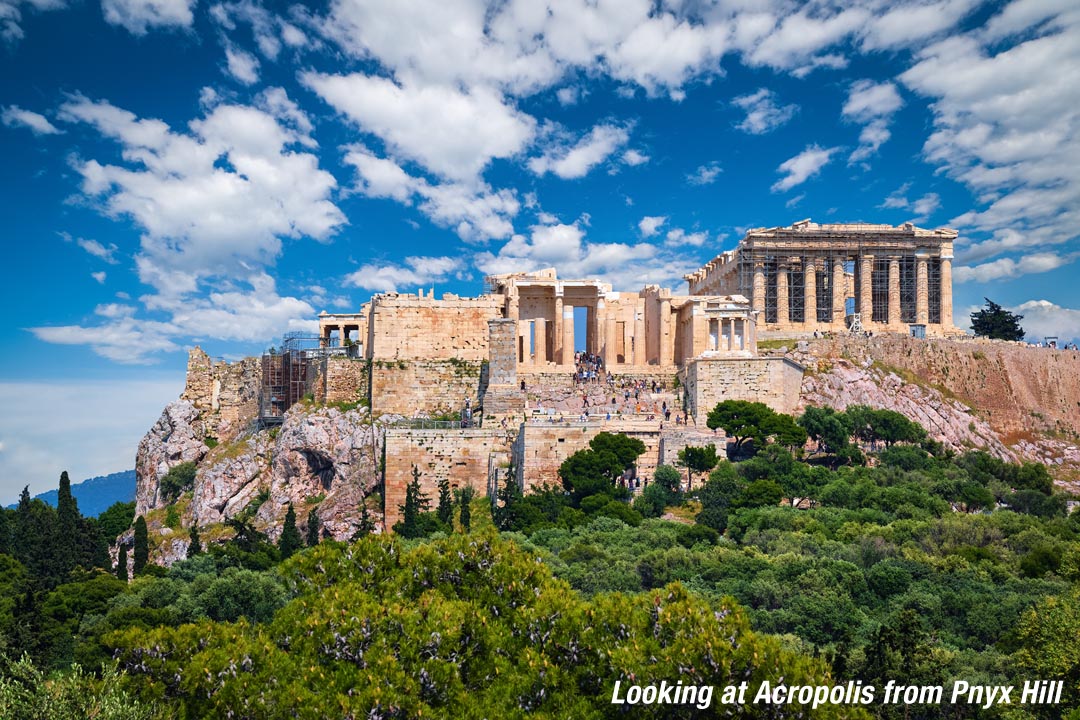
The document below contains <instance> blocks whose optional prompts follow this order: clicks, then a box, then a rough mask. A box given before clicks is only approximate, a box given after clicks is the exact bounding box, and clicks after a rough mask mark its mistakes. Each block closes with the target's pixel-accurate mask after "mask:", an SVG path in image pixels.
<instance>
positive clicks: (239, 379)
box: [180, 345, 262, 443]
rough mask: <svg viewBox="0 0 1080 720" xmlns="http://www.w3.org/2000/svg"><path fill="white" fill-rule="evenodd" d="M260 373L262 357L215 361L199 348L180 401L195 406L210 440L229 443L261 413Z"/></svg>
mask: <svg viewBox="0 0 1080 720" xmlns="http://www.w3.org/2000/svg"><path fill="white" fill-rule="evenodd" d="M261 371H262V365H261V361H260V359H259V358H255V357H249V358H244V359H243V360H238V361H236V362H234V363H228V362H225V361H224V360H219V361H217V362H215V361H214V360H212V359H211V358H210V356H208V355H207V354H206V353H205V352H204V351H203V350H202V348H200V347H199V346H198V345H196V346H195V347H194V348H192V349H191V350H190V351H188V364H187V382H186V384H185V386H184V392H183V393H182V394H181V395H180V398H181V399H182V400H187V401H189V402H190V403H191V404H192V405H194V406H195V409H196V410H197V411H198V412H199V415H200V418H201V420H202V422H203V425H204V428H205V432H206V434H207V436H208V437H213V438H215V439H216V440H218V442H223V443H224V442H230V441H232V440H233V439H234V438H235V437H236V436H237V434H238V433H239V432H240V431H241V430H243V429H244V427H246V426H247V424H248V423H249V422H251V420H252V419H253V418H254V417H255V416H256V415H257V414H258V411H259V381H260V375H261Z"/></svg>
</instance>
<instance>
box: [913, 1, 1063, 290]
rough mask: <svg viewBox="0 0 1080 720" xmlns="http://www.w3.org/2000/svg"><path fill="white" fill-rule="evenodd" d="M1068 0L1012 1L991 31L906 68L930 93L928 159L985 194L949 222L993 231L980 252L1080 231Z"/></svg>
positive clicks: (1034, 246) (928, 53)
mask: <svg viewBox="0 0 1080 720" xmlns="http://www.w3.org/2000/svg"><path fill="white" fill-rule="evenodd" d="M1065 5H1067V6H1068V7H1065V6H1063V5H1062V4H1059V3H1054V2H1051V3H1041V2H1040V3H1035V2H1020V3H1016V4H1014V5H1010V6H1008V7H1006V8H1005V9H1003V10H1002V11H1001V12H999V13H998V14H997V15H996V16H995V17H994V18H992V19H991V20H990V21H989V23H987V25H986V26H985V27H986V30H980V29H976V30H973V31H971V32H969V33H967V34H965V35H958V36H956V37H952V38H949V39H946V40H942V41H941V42H938V43H936V44H934V45H932V46H930V47H927V48H925V49H924V50H922V51H921V52H920V53H919V55H918V58H917V60H918V61H917V63H916V64H915V65H914V66H913V67H912V68H911V69H909V70H907V71H906V72H904V73H902V74H901V75H900V79H901V81H902V82H903V83H904V84H905V85H907V86H908V87H909V88H911V89H912V90H913V91H915V92H917V93H919V94H920V95H922V96H924V97H927V98H929V99H930V100H931V106H930V107H931V109H932V111H933V115H934V131H933V133H932V134H931V135H930V137H929V138H928V139H927V141H926V143H925V144H924V147H923V152H924V155H925V157H926V159H927V160H929V161H930V162H932V163H935V164H937V165H938V166H940V167H941V169H942V170H943V171H944V172H945V173H946V174H948V175H949V176H950V177H951V178H952V179H954V180H957V181H958V182H960V183H963V184H965V185H966V186H967V187H968V188H969V189H970V190H971V191H972V193H973V194H974V195H975V196H976V198H977V202H978V206H977V207H976V208H974V209H972V210H970V211H968V212H966V213H963V214H962V215H960V216H958V217H956V218H953V219H952V220H951V221H950V224H955V225H956V226H957V227H958V228H959V229H961V230H964V231H967V233H970V234H986V235H990V236H991V237H992V239H991V240H988V241H985V242H982V243H979V244H976V245H975V246H973V248H972V249H973V250H974V253H973V255H972V257H974V258H977V259H980V260H981V259H985V258H986V257H989V256H990V255H989V253H995V252H1003V251H1009V250H1012V251H1017V252H1019V251H1023V252H1024V253H1031V252H1032V251H1033V250H1034V251H1038V250H1041V249H1043V248H1046V247H1048V246H1052V245H1057V244H1060V243H1065V242H1069V241H1072V240H1074V239H1075V238H1076V237H1077V234H1076V228H1077V227H1078V226H1080V175H1078V174H1077V172H1076V168H1077V167H1078V166H1080V135H1078V132H1080V86H1078V85H1077V84H1076V83H1075V82H1072V81H1071V78H1072V77H1074V76H1077V75H1080V13H1077V12H1076V9H1075V4H1074V3H1067V4H1065ZM1003 37H1014V38H1016V40H1015V41H1014V42H1011V43H1002V42H1000V40H1001V38H1003ZM1020 237H1022V238H1023V241H1022V242H1016V238H1020ZM1013 262H1014V263H1015V264H1019V263H1022V262H1023V259H1022V258H1021V259H1020V260H1015V261H1013ZM985 265H986V264H985V263H984V264H983V265H980V266H978V267H985ZM1000 267H1004V265H1003V266H1000ZM981 272H983V273H985V272H987V271H986V270H983V271H981Z"/></svg>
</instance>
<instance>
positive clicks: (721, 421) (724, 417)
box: [705, 400, 776, 455]
mask: <svg viewBox="0 0 1080 720" xmlns="http://www.w3.org/2000/svg"><path fill="white" fill-rule="evenodd" d="M705 424H706V425H707V426H708V427H709V429H710V430H716V429H717V428H719V429H721V430H723V431H724V432H725V433H727V435H728V436H729V437H733V438H735V447H734V454H735V455H740V454H741V453H742V452H743V449H744V446H745V445H746V443H747V442H752V443H753V444H754V446H755V450H757V449H760V447H761V445H764V444H765V440H766V438H767V437H768V436H769V435H770V434H771V433H772V432H773V430H774V429H776V412H775V411H774V410H773V409H772V408H770V407H769V406H768V405H766V404H765V403H759V402H750V401H748V400H724V401H723V402H721V403H717V405H716V407H714V408H713V409H712V410H710V411H709V415H708V418H707V419H706V421H705Z"/></svg>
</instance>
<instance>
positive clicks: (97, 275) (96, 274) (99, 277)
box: [90, 271, 106, 285]
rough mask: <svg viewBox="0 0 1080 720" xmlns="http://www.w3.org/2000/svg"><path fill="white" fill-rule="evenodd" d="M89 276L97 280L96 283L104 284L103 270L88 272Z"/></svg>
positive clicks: (104, 275)
mask: <svg viewBox="0 0 1080 720" xmlns="http://www.w3.org/2000/svg"><path fill="white" fill-rule="evenodd" d="M90 277H92V278H94V279H95V280H97V282H98V284H99V285H104V284H105V277H106V274H105V272H104V271H101V272H94V273H90Z"/></svg>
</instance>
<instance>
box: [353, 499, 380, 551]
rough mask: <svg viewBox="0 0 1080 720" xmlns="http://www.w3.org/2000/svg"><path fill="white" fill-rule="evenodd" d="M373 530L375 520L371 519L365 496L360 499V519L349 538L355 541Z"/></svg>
mask: <svg viewBox="0 0 1080 720" xmlns="http://www.w3.org/2000/svg"><path fill="white" fill-rule="evenodd" d="M373 532H375V520H374V519H372V517H371V513H370V512H369V511H368V504H367V498H363V499H362V500H361V501H360V521H359V524H358V526H357V528H356V532H354V533H353V534H352V537H351V538H350V540H352V541H354V542H355V541H356V540H359V539H360V538H362V537H364V536H365V535H370V534H371V533H373Z"/></svg>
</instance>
